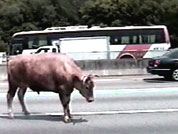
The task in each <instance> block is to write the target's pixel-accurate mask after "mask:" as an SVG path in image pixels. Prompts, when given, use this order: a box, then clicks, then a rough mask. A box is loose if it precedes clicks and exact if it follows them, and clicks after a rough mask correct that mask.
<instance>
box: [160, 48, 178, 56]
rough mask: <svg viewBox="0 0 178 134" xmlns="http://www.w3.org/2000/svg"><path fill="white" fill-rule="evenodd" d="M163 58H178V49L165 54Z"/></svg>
mask: <svg viewBox="0 0 178 134" xmlns="http://www.w3.org/2000/svg"><path fill="white" fill-rule="evenodd" d="M163 56H166V57H170V58H178V49H173V50H171V51H169V52H167V53H165V54H164V55H163Z"/></svg>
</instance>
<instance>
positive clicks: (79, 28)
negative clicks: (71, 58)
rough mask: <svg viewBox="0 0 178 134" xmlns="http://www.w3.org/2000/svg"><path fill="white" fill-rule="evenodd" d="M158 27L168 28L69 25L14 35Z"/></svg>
mask: <svg viewBox="0 0 178 134" xmlns="http://www.w3.org/2000/svg"><path fill="white" fill-rule="evenodd" d="M150 28H151V29H157V28H164V29H165V28H166V26H165V25H153V26H125V27H99V26H93V27H91V28H88V26H86V25H84V26H67V27H50V28H46V29H45V30H39V31H22V32H17V33H15V34H13V36H12V37H15V36H19V35H34V34H48V33H64V32H77V31H78V32H80V31H106V30H123V29H125V30H129V29H150Z"/></svg>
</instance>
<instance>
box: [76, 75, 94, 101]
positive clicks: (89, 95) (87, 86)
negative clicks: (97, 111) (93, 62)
mask: <svg viewBox="0 0 178 134" xmlns="http://www.w3.org/2000/svg"><path fill="white" fill-rule="evenodd" d="M95 76H96V75H92V74H90V75H87V76H83V77H82V78H77V79H75V82H74V87H75V88H76V89H78V90H79V92H80V94H81V95H82V96H83V97H85V98H86V100H87V101H88V102H92V101H94V96H93V88H94V82H93V78H94V77H95Z"/></svg>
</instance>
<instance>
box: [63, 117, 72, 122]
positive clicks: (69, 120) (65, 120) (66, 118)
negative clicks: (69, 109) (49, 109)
mask: <svg viewBox="0 0 178 134" xmlns="http://www.w3.org/2000/svg"><path fill="white" fill-rule="evenodd" d="M71 121H72V120H71V118H69V117H68V116H65V117H64V122H65V123H70V122H71Z"/></svg>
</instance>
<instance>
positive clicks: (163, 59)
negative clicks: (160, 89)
mask: <svg viewBox="0 0 178 134" xmlns="http://www.w3.org/2000/svg"><path fill="white" fill-rule="evenodd" d="M147 72H148V73H151V74H156V75H160V76H164V77H165V78H166V79H173V80H176V81H178V48H176V49H172V50H170V51H169V52H167V53H165V54H164V55H163V56H160V57H155V58H152V59H150V60H149V62H148V67H147Z"/></svg>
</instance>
